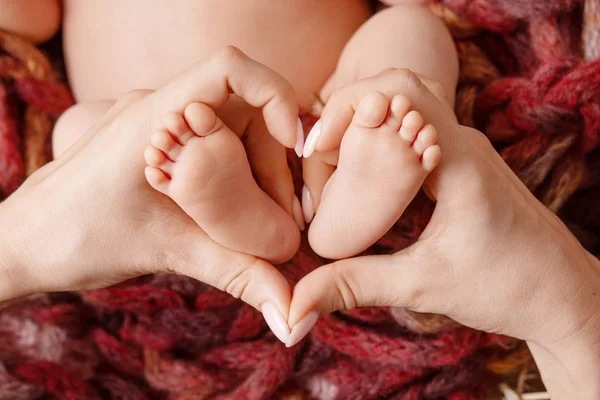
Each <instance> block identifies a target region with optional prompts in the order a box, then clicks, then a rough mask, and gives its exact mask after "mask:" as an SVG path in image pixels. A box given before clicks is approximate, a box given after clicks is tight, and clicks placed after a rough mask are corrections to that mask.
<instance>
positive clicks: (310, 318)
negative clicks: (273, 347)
mask: <svg viewBox="0 0 600 400" xmlns="http://www.w3.org/2000/svg"><path fill="white" fill-rule="evenodd" d="M318 319H319V314H318V313H317V312H316V311H311V312H309V313H308V314H306V315H305V316H304V318H302V319H301V320H300V322H298V323H297V324H296V325H295V326H294V329H292V333H291V334H290V337H289V339H288V341H287V343H286V344H285V347H292V346H295V345H297V344H298V343H299V342H300V341H301V340H302V339H304V337H305V336H306V335H308V332H310V330H311V329H312V328H313V326H315V324H316V323H317V320H318Z"/></svg>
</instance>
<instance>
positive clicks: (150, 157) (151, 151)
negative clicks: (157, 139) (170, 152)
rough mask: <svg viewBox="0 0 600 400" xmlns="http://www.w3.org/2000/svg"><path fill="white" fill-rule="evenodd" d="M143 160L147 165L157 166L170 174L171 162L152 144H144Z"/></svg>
mask: <svg viewBox="0 0 600 400" xmlns="http://www.w3.org/2000/svg"><path fill="white" fill-rule="evenodd" d="M144 160H145V161H146V164H148V166H149V167H153V168H158V169H160V170H162V171H164V172H166V173H168V174H171V169H172V168H171V167H172V164H173V162H172V161H171V160H169V158H168V157H167V156H166V155H165V153H163V152H162V151H160V150H159V149H157V148H156V147H154V146H146V149H145V150H144Z"/></svg>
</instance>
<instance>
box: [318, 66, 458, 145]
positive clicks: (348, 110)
mask: <svg viewBox="0 0 600 400" xmlns="http://www.w3.org/2000/svg"><path fill="white" fill-rule="evenodd" d="M430 85H432V83H431V82H430ZM375 90H376V91H379V92H381V93H383V94H384V95H386V96H387V97H388V98H390V99H391V98H393V96H395V95H398V94H400V95H403V96H405V97H407V98H408V99H409V100H410V102H411V104H412V107H413V108H414V109H416V110H418V111H419V112H420V113H421V115H423V117H424V119H425V120H426V121H427V122H428V123H431V124H433V125H434V126H435V127H436V128H437V129H438V131H440V132H444V130H445V129H446V128H448V129H456V126H455V125H456V117H455V116H454V114H453V113H452V112H451V111H450V109H449V108H448V106H446V105H443V104H442V103H441V102H440V100H439V99H438V98H437V97H436V96H435V95H434V94H433V93H432V92H431V91H430V90H429V89H428V88H427V86H425V84H424V83H423V82H422V81H421V79H420V78H419V77H418V76H417V75H416V74H414V73H413V72H411V71H409V70H405V69H390V70H386V71H383V72H382V73H380V74H378V75H376V76H373V77H371V78H368V79H363V80H361V81H358V82H356V83H353V84H350V85H347V86H345V87H343V88H341V89H339V90H338V91H336V92H335V93H334V94H333V95H332V96H331V97H330V98H329V101H328V102H327V104H326V106H325V108H324V109H323V112H322V113H321V129H320V137H319V139H318V141H317V142H316V146H315V148H316V150H317V151H327V150H331V149H333V148H337V147H339V146H340V144H341V140H342V137H343V135H344V132H345V131H346V129H347V128H348V126H349V125H350V123H351V121H352V118H353V116H354V112H355V110H356V107H357V105H358V102H359V101H360V100H361V99H362V98H363V97H364V96H365V95H367V94H368V93H370V92H373V91H375ZM440 136H441V137H440V147H441V148H442V149H443V150H445V147H446V145H447V144H446V143H442V142H443V141H450V140H451V139H449V138H450V137H451V135H440ZM311 140H312V138H311V137H310V136H309V137H308V138H307V143H308V142H310V141H311Z"/></svg>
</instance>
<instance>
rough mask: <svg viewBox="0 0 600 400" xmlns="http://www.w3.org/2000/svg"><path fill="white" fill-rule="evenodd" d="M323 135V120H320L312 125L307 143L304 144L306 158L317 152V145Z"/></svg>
mask: <svg viewBox="0 0 600 400" xmlns="http://www.w3.org/2000/svg"><path fill="white" fill-rule="evenodd" d="M320 136H321V120H318V121H317V122H316V123H315V125H314V126H313V127H312V129H311V130H310V132H309V133H308V136H307V137H306V144H305V145H304V158H308V157H310V156H311V155H312V153H314V152H315V147H317V141H318V140H319V137H320Z"/></svg>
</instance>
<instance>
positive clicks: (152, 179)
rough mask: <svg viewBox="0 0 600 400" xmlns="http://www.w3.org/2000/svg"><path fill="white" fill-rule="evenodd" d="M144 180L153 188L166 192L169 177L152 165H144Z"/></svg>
mask: <svg viewBox="0 0 600 400" xmlns="http://www.w3.org/2000/svg"><path fill="white" fill-rule="evenodd" d="M144 174H145V175H146V180H147V181H148V183H149V184H150V186H152V187H153V188H154V189H155V190H157V191H159V192H161V193H166V191H167V187H168V184H169V178H168V177H167V175H165V173H164V172H163V171H161V170H160V169H158V168H154V167H146V169H145V170H144Z"/></svg>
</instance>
